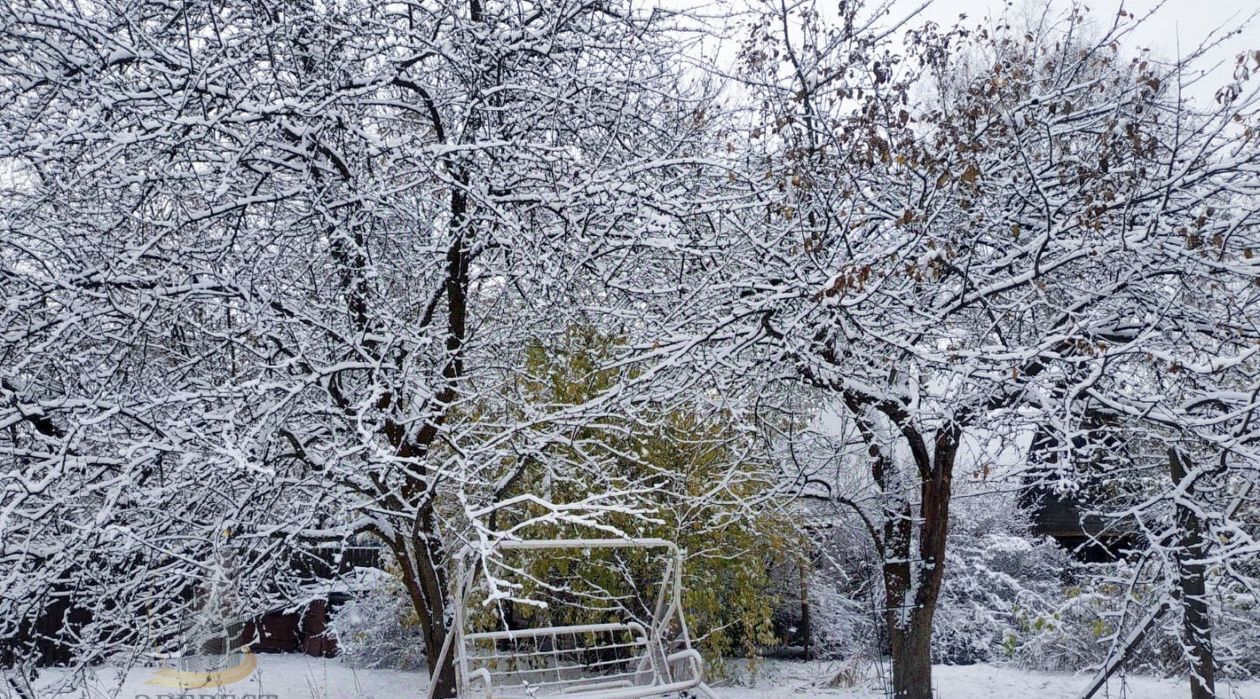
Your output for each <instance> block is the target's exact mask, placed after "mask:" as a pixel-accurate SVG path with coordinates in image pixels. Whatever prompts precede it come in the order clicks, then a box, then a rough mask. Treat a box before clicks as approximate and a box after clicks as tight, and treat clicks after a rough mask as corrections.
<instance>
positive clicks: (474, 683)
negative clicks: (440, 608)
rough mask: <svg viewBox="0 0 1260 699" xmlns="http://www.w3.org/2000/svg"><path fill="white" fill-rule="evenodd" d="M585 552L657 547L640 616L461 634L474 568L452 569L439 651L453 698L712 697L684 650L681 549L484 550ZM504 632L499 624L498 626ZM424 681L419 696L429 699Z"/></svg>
mask: <svg viewBox="0 0 1260 699" xmlns="http://www.w3.org/2000/svg"><path fill="white" fill-rule="evenodd" d="M564 549H568V550H574V551H578V552H589V551H591V550H593V549H614V550H615V549H623V550H629V549H663V550H664V551H665V554H666V556H667V558H666V561H665V565H664V568H665V572H664V575H663V577H662V578H661V580H660V582H659V583H658V585H659V592H658V593H657V595H656V600H655V605H654V610H653V611H652V613H651V615H650V617H648V618H645V619H634V618H624V619H621V620H618V621H612V622H609V623H599V624H580V625H570V626H541V627H538V628H526V629H508V628H503V629H501V630H492V631H471V630H470V629H469V618H468V617H469V607H468V605H469V602H470V599H469V598H470V593H471V591H472V590H473V589H474V587H473V585H472V582H473V581H474V579H475V578H476V577H477V576H478V574H481V575H484V568H479V567H478V566H477V565H474V564H472V563H465V564H463V565H460V566H459V567H458V568H457V570H456V576H455V585H454V610H455V616H454V619H453V623H452V628H451V632H450V633H448V634H447V639H446V644H445V645H444V646H443V649H442V653H441V654H440V661H439V665H438V666H439V667H440V666H441V661H444V660H445V659H446V656H447V653H454V664H455V675H456V687H457V691H458V695H459V697H461V699H463V698H465V697H468V698H472V697H477V698H484V699H527V698H528V699H534V698H541V697H566V698H567V699H639V698H641V697H667V696H676V697H686V696H699V697H707V698H708V699H717V695H716V694H714V692H713V690H712V689H711V688H709V686H708V685H707V684H705V682H704V661H703V659H702V658H701V657H700V653H699V652H698V651H696V650H695V649H694V648H692V647H691V638H690V635H689V632H688V630H687V622H686V619H685V618H684V616H683V609H682V561H683V556H682V552H681V551H680V550H679V549H678V547H677V546H676V545H674V543H673V542H670V541H667V540H665V539H548V540H536V541H505V542H502V543H499V544H497V545H496V546H495V548H494V551H493V553H495V554H500V555H502V554H506V553H508V552H513V551H543V550H564ZM505 626H506V624H505ZM433 686H434V685H433V683H432V682H430V689H429V695H428V696H429V699H432V696H433Z"/></svg>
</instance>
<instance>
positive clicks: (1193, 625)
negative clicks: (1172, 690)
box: [1168, 449, 1216, 699]
mask: <svg viewBox="0 0 1260 699" xmlns="http://www.w3.org/2000/svg"><path fill="white" fill-rule="evenodd" d="M1168 465H1169V470H1170V471H1171V473H1172V480H1173V483H1174V484H1175V485H1181V483H1182V481H1183V480H1185V478H1186V469H1185V465H1184V464H1183V463H1182V458H1181V455H1180V454H1179V453H1178V452H1177V450H1175V449H1170V450H1169V452H1168ZM1193 488H1194V486H1193V484H1192V485H1189V486H1187V487H1186V495H1187V496H1188V495H1190V493H1191V492H1192V491H1193ZM1176 521H1177V536H1178V542H1177V544H1178V545H1177V549H1176V559H1177V576H1178V577H1179V578H1180V585H1181V594H1180V595H1179V598H1180V599H1179V601H1180V603H1181V610H1182V634H1181V638H1182V643H1184V644H1185V646H1186V648H1187V650H1188V651H1189V656H1190V657H1189V660H1190V697H1191V699H1213V698H1214V697H1215V696H1216V657H1215V654H1214V652H1213V650H1212V620H1211V617H1210V616H1209V615H1208V605H1207V584H1206V583H1205V581H1204V577H1205V574H1206V572H1207V571H1206V566H1204V564H1203V559H1204V554H1205V553H1206V552H1207V541H1206V540H1205V539H1204V536H1203V522H1202V521H1201V520H1200V519H1199V514H1198V513H1197V512H1195V510H1194V508H1192V507H1187V506H1186V505H1182V504H1178V505H1177V514H1176Z"/></svg>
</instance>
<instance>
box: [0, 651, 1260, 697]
mask: <svg viewBox="0 0 1260 699" xmlns="http://www.w3.org/2000/svg"><path fill="white" fill-rule="evenodd" d="M258 658H259V662H258V669H257V670H256V671H255V672H254V673H253V675H251V676H250V677H248V678H246V679H244V680H242V681H240V682H237V683H234V684H231V685H228V686H225V687H222V688H220V689H218V690H206V689H201V690H188V691H187V695H190V696H191V697H195V699H202V697H207V698H208V697H214V696H218V697H238V698H241V699H243V698H244V697H251V695H252V697H251V699H253V698H254V697H268V695H270V696H271V697H274V699H395V698H402V697H417V696H421V694H420V692H421V690H422V689H423V687H424V684H425V678H424V675H423V674H422V673H418V672H399V671H393V670H363V669H355V668H352V667H350V666H348V665H346V664H344V663H341V662H340V661H337V660H326V659H322V658H312V657H309V656H304V655H296V654H295V655H260V656H258ZM835 667H836V666H835V665H833V664H831V663H826V662H818V663H807V662H794V661H780V660H770V661H765V662H764V663H762V665H761V666H760V670H759V672H758V674H757V676H756V677H755V678H754V680H753V681H752V682H751V683H750V686H740V687H734V686H723V685H726V683H718V685H719V686H718V687H717V691H718V694H719V695H720V696H722V697H724V698H726V699H780V698H783V699H786V698H787V697H793V698H796V697H813V696H819V697H849V698H852V699H858V698H861V699H876V698H878V697H882V696H883V693H882V692H881V691H880V690H879V689H878V683H877V682H870V683H868V686H867V687H864V688H858V689H819V688H814V687H811V686H810V684H811V683H812V682H814V681H816V680H817V679H818V678H819V677H822V676H825V675H828V674H831V673H832V672H833V671H834V668H835ZM54 677H55V671H45V673H44V677H43V678H42V681H41V683H40V685H41V687H47V686H48V682H49V681H51V680H52V679H54ZM152 677H153V670H151V669H145V668H140V669H135V670H132V671H131V672H130V673H129V674H128V676H127V677H126V680H125V682H124V684H123V687H122V691H121V692H120V693H119V694H118V695H117V696H118V697H120V699H145V698H146V697H147V698H148V699H169V698H170V697H175V696H179V695H180V692H179V691H178V690H174V689H167V688H163V687H160V686H155V685H151V684H148V683H147V682H148V680H150V679H151V678H152ZM934 679H935V681H936V683H937V692H938V694H939V696H940V697H941V698H942V699H990V698H992V699H1024V698H1028V699H1069V698H1071V697H1075V696H1076V692H1077V691H1079V689H1080V688H1081V687H1082V686H1083V685H1084V684H1085V682H1086V680H1087V678H1086V677H1084V676H1073V675H1070V674H1059V673H1045V672H1028V671H1022V670H1018V669H1014V668H1007V667H1001V666H994V665H984V664H981V665H966V666H948V665H938V666H936V667H935V668H934ZM115 681H116V680H115V678H114V677H113V676H112V675H111V674H110V673H109V672H102V673H100V675H99V678H98V684H100V685H102V686H104V685H105V684H113V683H114V682H115ZM1218 690H1219V691H1220V692H1221V696H1222V697H1235V698H1237V699H1260V682H1248V683H1240V684H1228V683H1223V684H1222V685H1221V686H1220V687H1218ZM71 696H87V697H93V698H95V697H104V696H107V695H106V694H104V693H102V692H100V691H92V692H90V693H87V694H80V693H76V694H74V695H71ZM1098 696H1099V697H1106V698H1107V699H1118V698H1120V697H1125V698H1131V699H1184V698H1185V697H1187V696H1189V689H1188V686H1187V685H1186V683H1184V682H1177V681H1172V680H1164V679H1159V678H1153V677H1130V678H1127V679H1126V680H1125V681H1124V682H1123V683H1122V682H1121V681H1120V680H1116V681H1114V682H1112V683H1111V686H1110V687H1108V691H1107V692H1106V693H1100V694H1099V695H1098ZM0 697H5V699H7V696H6V695H5V694H4V690H2V689H0Z"/></svg>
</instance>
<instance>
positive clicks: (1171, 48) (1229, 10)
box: [895, 0, 1260, 99]
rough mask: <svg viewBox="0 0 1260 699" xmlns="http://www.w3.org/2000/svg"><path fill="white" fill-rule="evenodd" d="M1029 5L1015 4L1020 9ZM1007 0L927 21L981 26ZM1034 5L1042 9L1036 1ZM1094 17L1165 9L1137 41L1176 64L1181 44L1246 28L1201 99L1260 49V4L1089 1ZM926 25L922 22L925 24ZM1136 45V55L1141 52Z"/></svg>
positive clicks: (957, 2)
mask: <svg viewBox="0 0 1260 699" xmlns="http://www.w3.org/2000/svg"><path fill="white" fill-rule="evenodd" d="M1024 1H1025V0H1015V6H1016V7H1019V6H1020V5H1021V3H1022V2H1024ZM920 4H922V0H896V5H895V7H896V8H898V9H900V10H902V11H903V12H910V11H913V10H914V9H915V8H917V7H918V6H919V5H920ZM1004 4H1005V3H1004V2H1002V0H934V1H933V2H932V4H931V5H929V6H928V8H927V9H926V10H925V11H924V13H923V15H922V18H923V19H924V20H928V19H930V20H933V21H937V22H939V23H941V24H953V23H954V21H956V20H957V19H958V15H959V13H964V12H965V13H967V16H968V21H969V22H972V21H973V20H974V21H978V20H980V19H981V18H983V17H986V16H992V15H993V14H997V13H1000V12H1001V11H1002V8H1003V7H1004ZM1030 4H1034V5H1035V4H1036V0H1031V2H1030ZM1055 4H1057V5H1061V6H1064V7H1066V6H1067V4H1068V3H1067V2H1066V0H1057V1H1055ZM1085 4H1086V5H1088V6H1089V7H1090V10H1091V15H1093V16H1094V17H1095V18H1096V21H1097V22H1098V23H1099V24H1100V25H1101V24H1103V23H1108V24H1109V23H1110V22H1111V21H1112V19H1113V18H1114V17H1115V14H1116V12H1117V11H1118V10H1119V9H1120V7H1121V5H1122V4H1123V6H1124V8H1125V9H1126V10H1128V11H1129V12H1132V13H1133V14H1136V15H1138V16H1143V15H1145V14H1147V13H1148V12H1150V11H1151V10H1154V9H1155V8H1156V7H1159V10H1158V11H1157V12H1156V13H1155V15H1154V16H1153V17H1151V18H1150V19H1149V20H1147V21H1146V23H1145V24H1144V25H1143V26H1142V27H1140V28H1139V29H1138V30H1137V31H1136V32H1135V33H1134V36H1133V43H1134V44H1135V45H1136V47H1145V48H1150V49H1151V50H1152V52H1153V53H1154V54H1155V55H1156V56H1157V57H1160V58H1165V59H1172V58H1175V57H1176V56H1177V54H1178V51H1177V47H1178V39H1179V38H1180V45H1181V52H1182V53H1183V54H1185V53H1188V52H1189V51H1190V50H1191V49H1193V48H1194V47H1196V46H1198V45H1199V43H1200V42H1201V41H1202V40H1203V38H1204V37H1206V36H1207V35H1208V34H1209V33H1211V32H1212V31H1214V30H1218V29H1221V28H1222V27H1224V28H1225V30H1226V31H1233V30H1239V29H1241V31H1240V33H1239V34H1238V35H1237V36H1233V37H1230V38H1229V39H1228V40H1226V41H1225V43H1224V44H1223V45H1222V46H1221V48H1220V50H1218V51H1216V52H1214V53H1213V54H1211V55H1210V58H1211V60H1212V62H1217V61H1219V62H1222V63H1223V64H1224V65H1222V66H1221V67H1220V68H1219V69H1217V71H1216V72H1215V73H1213V74H1212V75H1211V76H1210V79H1209V80H1208V81H1205V82H1204V84H1202V85H1199V86H1197V87H1196V88H1194V89H1193V90H1192V94H1193V96H1194V97H1196V98H1209V99H1210V98H1211V96H1212V95H1213V94H1214V93H1215V90H1216V88H1218V87H1220V86H1221V85H1222V84H1223V83H1225V82H1226V81H1228V80H1229V79H1230V75H1231V73H1232V71H1233V58H1234V56H1235V55H1237V54H1238V53H1241V52H1243V51H1248V50H1260V23H1258V21H1260V20H1257V19H1252V21H1251V23H1250V24H1246V25H1245V26H1244V22H1245V20H1247V19H1248V18H1249V17H1251V15H1252V14H1253V13H1255V12H1256V11H1257V10H1260V0H1167V1H1166V2H1164V3H1163V5H1162V7H1161V6H1160V3H1159V2H1158V0H1126V1H1124V2H1123V3H1122V2H1121V0H1092V1H1091V0H1086V2H1085ZM920 23H921V22H920ZM1136 47H1135V46H1130V47H1129V48H1130V49H1131V50H1132V49H1134V48H1136Z"/></svg>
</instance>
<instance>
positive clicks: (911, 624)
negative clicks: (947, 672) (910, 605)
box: [890, 610, 933, 699]
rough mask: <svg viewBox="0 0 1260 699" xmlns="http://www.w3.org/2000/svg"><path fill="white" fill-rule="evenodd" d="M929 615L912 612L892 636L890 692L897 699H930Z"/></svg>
mask: <svg viewBox="0 0 1260 699" xmlns="http://www.w3.org/2000/svg"><path fill="white" fill-rule="evenodd" d="M932 616H933V615H932V612H931V610H915V612H914V613H911V614H910V615H909V618H908V619H907V620H906V622H907V623H904V624H903V625H902V626H901V627H893V628H892V629H891V630H890V633H891V636H892V656H893V666H892V688H893V696H894V697H896V698H897V699H932Z"/></svg>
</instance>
